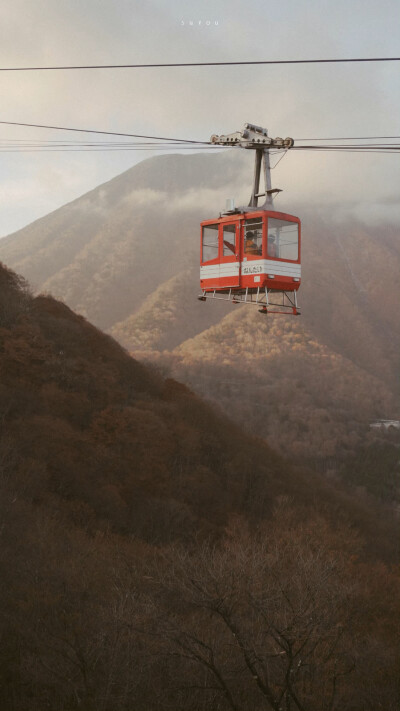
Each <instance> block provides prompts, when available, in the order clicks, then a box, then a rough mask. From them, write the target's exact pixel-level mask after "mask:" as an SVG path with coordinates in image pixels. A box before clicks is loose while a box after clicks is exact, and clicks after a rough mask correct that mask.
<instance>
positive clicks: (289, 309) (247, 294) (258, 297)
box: [198, 287, 300, 316]
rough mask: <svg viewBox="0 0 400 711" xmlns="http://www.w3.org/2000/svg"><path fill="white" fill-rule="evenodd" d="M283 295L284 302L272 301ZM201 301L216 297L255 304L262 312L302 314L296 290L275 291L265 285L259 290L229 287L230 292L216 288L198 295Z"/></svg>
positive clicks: (258, 288)
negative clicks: (271, 299)
mask: <svg viewBox="0 0 400 711" xmlns="http://www.w3.org/2000/svg"><path fill="white" fill-rule="evenodd" d="M279 296H281V297H282V302H281V303H279V304H277V303H274V302H273V301H270V297H272V298H277V297H279ZM198 298H199V301H205V300H206V299H216V300H217V301H230V302H231V303H232V304H253V306H260V307H261V308H259V312H260V313H261V314H265V315H267V314H268V313H270V314H285V315H286V316H287V315H288V314H293V315H294V316H300V309H299V307H298V305H297V292H296V291H290V292H287V291H274V290H273V289H268V288H267V287H264V288H263V289H261V288H260V287H257V290H256V291H254V290H250V289H249V287H246V289H242V290H238V289H229V291H228V292H221V291H217V290H216V289H214V291H205V290H204V291H203V292H202V294H201V295H200V296H199V297H198ZM278 309H279V310H278Z"/></svg>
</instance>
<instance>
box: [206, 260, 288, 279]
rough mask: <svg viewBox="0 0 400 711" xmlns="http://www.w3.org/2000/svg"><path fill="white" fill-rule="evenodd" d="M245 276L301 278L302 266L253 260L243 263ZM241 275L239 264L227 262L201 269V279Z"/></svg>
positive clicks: (242, 267)
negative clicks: (263, 275)
mask: <svg viewBox="0 0 400 711" xmlns="http://www.w3.org/2000/svg"><path fill="white" fill-rule="evenodd" d="M240 266H241V271H242V275H243V276H251V275H253V274H275V275H276V276H287V277H295V278H297V279H299V278H300V277H301V265H300V264H291V263H290V262H278V261H273V260H272V259H252V260H251V261H246V262H241V264H240ZM238 274H239V262H227V263H226V264H209V265H205V266H201V267H200V278H201V279H218V278H220V277H231V276H237V275H238Z"/></svg>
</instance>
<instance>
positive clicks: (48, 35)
mask: <svg viewBox="0 0 400 711" xmlns="http://www.w3.org/2000/svg"><path fill="white" fill-rule="evenodd" d="M191 23H193V24H191ZM0 32H1V41H0V67H10V66H17V67H18V66H29V65H63V64H106V63H107V64H108V63H109V64H113V63H114V64H118V63H122V64H124V63H142V62H143V63H146V62H148V63H151V62H155V63H156V62H167V61H170V62H186V61H213V60H215V61H234V60H257V59H258V60H263V59H264V60H267V59H313V58H335V57H374V56H375V57H377V56H378V57H379V56H399V55H400V42H399V39H400V3H399V2H398V0H362V1H361V0H335V1H333V0H279V2H278V1H277V0H275V1H274V2H272V1H271V0H247V2H238V1H237V0H229V1H227V0H213V1H212V2H211V1H210V2H208V1H205V0H198V1H197V2H195V1H193V0H185V1H183V0H180V1H179V2H177V1H174V0H172V1H171V0H147V2H145V3H143V1H140V2H139V1H138V0H79V1H78V0H35V1H34V2H33V1H32V0H3V2H2V3H1V5H0ZM0 86H1V110H0V121H17V122H26V123H40V124H51V125H61V126H71V127H77V128H94V129H99V130H109V131H121V132H129V133H138V134H148V135H156V136H171V137H177V138H193V139H199V140H209V138H210V135H211V134H212V133H229V132H232V131H235V130H237V129H240V128H241V127H242V125H243V123H244V122H246V121H250V122H254V123H257V124H260V125H263V126H265V127H267V128H268V129H269V130H270V135H273V136H293V137H294V138H295V139H303V138H318V137H336V136H396V135H400V120H399V116H400V111H399V109H400V62H397V63H378V64H370V63H365V64H361V65H360V64H343V65H329V64H328V65H298V66H294V65H287V66H260V67H251V68H250V67H224V68H221V67H208V68H194V69H193V68H192V69H190V68H179V69H167V68H165V69H145V70H133V69H131V70H129V69H123V70H97V71H79V72H78V71H73V72H68V71H62V72H10V73H8V72H0ZM61 138H65V139H68V140H73V139H77V138H79V139H80V140H84V138H85V136H79V135H78V136H77V135H76V134H70V133H65V134H60V133H58V132H52V131H48V130H44V129H29V128H18V127H11V126H1V125H0V142H1V147H2V149H3V151H2V154H1V162H0V235H5V234H8V233H10V232H12V231H14V230H16V229H18V228H20V227H22V226H24V225H25V224H27V223H29V222H31V221H32V220H34V219H36V218H38V217H41V216H42V215H44V214H46V213H47V212H50V211H51V210H53V209H55V208H57V207H59V206H61V205H62V204H64V203H65V202H68V201H70V200H72V199H74V198H75V197H78V196H79V195H81V194H82V193H84V192H86V191H87V190H89V189H91V188H93V187H95V186H96V185H98V184H99V183H102V182H104V181H106V180H108V179H110V178H111V177H113V176H114V175H117V174H118V173H120V172H122V171H123V170H126V169H127V168H129V167H130V166H131V165H133V164H134V163H136V162H138V161H140V160H144V159H145V158H146V157H148V156H150V155H153V153H144V152H128V151H124V152H108V153H101V152H96V153H89V152H69V153H58V152H48V153H43V152H19V153H15V152H4V149H5V147H6V145H7V143H11V142H12V141H14V142H15V141H22V140H24V141H28V140H44V139H46V140H47V139H48V140H53V141H54V140H56V139H58V140H60V139H61ZM93 138H94V137H91V140H93ZM100 138H101V137H99V139H100ZM399 160H400V155H399V156H396V155H376V156H371V155H365V154H362V155H355V154H352V153H347V154H344V155H337V154H324V153H319V154H313V153H309V152H307V153H294V152H292V153H290V152H289V153H288V155H287V156H286V157H285V158H284V160H282V162H281V163H280V165H279V167H278V168H277V171H276V175H277V177H278V176H279V177H278V180H277V181H275V182H276V183H277V184H279V187H284V189H285V191H288V192H289V191H290V194H291V195H293V197H294V198H295V200H296V202H299V201H301V200H303V199H304V201H307V202H308V203H311V204H315V205H317V204H324V205H332V207H335V208H337V207H340V209H341V210H344V211H345V212H348V213H351V214H355V215H357V216H360V215H367V216H371V217H374V219H378V218H379V219H381V218H383V217H384V216H385V215H386V216H387V217H389V219H392V220H399V221H400V208H399V200H398V198H397V195H398V188H399V184H400V169H399ZM274 177H275V174H274ZM250 180H251V176H249V181H250Z"/></svg>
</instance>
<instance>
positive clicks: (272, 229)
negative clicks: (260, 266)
mask: <svg viewBox="0 0 400 711" xmlns="http://www.w3.org/2000/svg"><path fill="white" fill-rule="evenodd" d="M268 256H269V257H272V258H273V257H278V258H279V259H287V260H289V261H296V260H297V259H298V258H299V226H298V224H297V222H288V221H287V220H276V219H274V218H273V217H269V218H268Z"/></svg>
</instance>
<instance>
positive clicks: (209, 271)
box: [198, 123, 301, 316]
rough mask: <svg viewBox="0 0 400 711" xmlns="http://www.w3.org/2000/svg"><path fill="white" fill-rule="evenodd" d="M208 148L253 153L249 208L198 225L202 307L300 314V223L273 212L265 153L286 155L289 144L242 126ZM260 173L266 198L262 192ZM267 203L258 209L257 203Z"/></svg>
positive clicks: (287, 140) (215, 139) (272, 191)
mask: <svg viewBox="0 0 400 711" xmlns="http://www.w3.org/2000/svg"><path fill="white" fill-rule="evenodd" d="M210 140H211V143H212V144H214V145H223V146H228V145H230V146H239V147H241V148H245V149H248V150H255V152H256V153H255V165H254V179H253V188H252V193H251V197H250V202H249V204H248V205H247V206H245V207H235V206H234V204H233V200H228V201H227V209H226V211H225V212H223V213H220V216H219V218H217V219H211V220H205V221H203V222H202V223H201V245H200V249H201V252H200V286H201V289H202V292H201V294H200V296H199V297H198V298H199V299H200V301H205V300H206V299H210V298H211V299H220V300H224V301H230V302H231V303H233V304H239V303H244V304H254V305H256V306H259V307H260V308H259V311H260V312H261V313H263V314H267V313H276V314H278V313H279V314H293V315H295V316H298V315H299V314H300V311H299V307H298V304H297V291H298V289H299V287H300V282H301V259H300V255H301V252H300V247H301V223H300V220H299V218H298V217H295V216H294V215H288V214H286V213H283V212H278V211H276V210H274V205H273V196H274V195H275V194H276V193H279V192H281V190H280V189H279V188H272V187H271V167H270V160H269V152H270V150H271V149H272V148H273V149H284V150H288V149H290V148H292V147H293V145H294V140H293V138H270V137H269V136H268V131H267V129H266V128H262V127H261V126H255V125H254V124H250V123H246V124H245V125H244V128H243V130H242V131H236V132H235V133H230V134H228V135H226V136H225V135H221V136H217V135H213V136H211V139H210ZM261 170H262V172H263V177H264V192H260V178H261ZM261 197H265V200H264V202H263V204H262V205H260V206H259V205H258V200H259V198H261Z"/></svg>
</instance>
